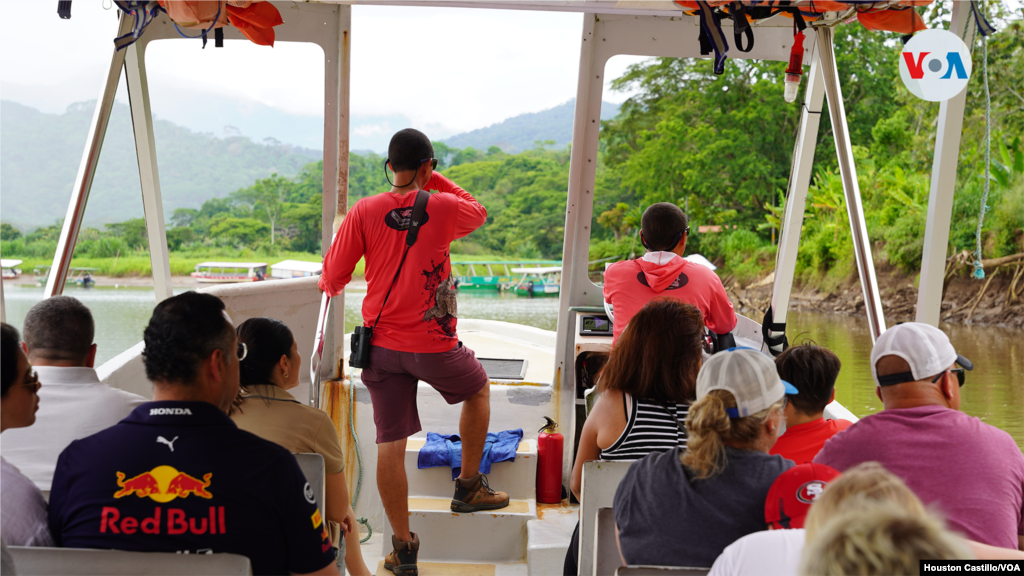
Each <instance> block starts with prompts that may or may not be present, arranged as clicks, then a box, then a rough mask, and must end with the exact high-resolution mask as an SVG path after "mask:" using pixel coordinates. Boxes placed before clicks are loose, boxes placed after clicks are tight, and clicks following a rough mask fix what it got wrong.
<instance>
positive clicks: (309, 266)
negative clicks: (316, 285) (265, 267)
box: [270, 260, 324, 279]
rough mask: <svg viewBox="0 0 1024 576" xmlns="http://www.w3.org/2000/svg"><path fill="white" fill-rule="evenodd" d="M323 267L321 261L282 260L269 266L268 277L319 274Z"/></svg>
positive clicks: (295, 276)
mask: <svg viewBox="0 0 1024 576" xmlns="http://www.w3.org/2000/svg"><path fill="white" fill-rule="evenodd" d="M323 269H324V265H323V263H322V262H305V261H303V260H282V261H281V262H278V263H277V264H273V265H271V267H270V277H271V278H274V279H288V278H305V277H307V276H319V275H320V272H321V271H322V270H323Z"/></svg>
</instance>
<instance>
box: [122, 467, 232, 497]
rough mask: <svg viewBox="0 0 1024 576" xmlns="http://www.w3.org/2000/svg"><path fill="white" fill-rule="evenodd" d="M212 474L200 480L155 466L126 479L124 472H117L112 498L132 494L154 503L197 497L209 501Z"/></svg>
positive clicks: (205, 475)
mask: <svg viewBox="0 0 1024 576" xmlns="http://www.w3.org/2000/svg"><path fill="white" fill-rule="evenodd" d="M212 477H213V474H212V473H209V474H204V475H203V479H202V480H200V479H198V478H196V477H195V476H191V475H189V474H186V473H184V472H180V471H178V470H176V469H175V468H173V467H171V466H157V467H156V468H153V469H152V470H150V471H148V472H143V473H141V474H139V475H138V476H134V477H132V478H128V479H126V475H125V473H124V472H117V486H118V488H119V490H118V491H117V492H114V498H124V497H125V496H131V495H132V494H134V495H135V496H138V497H139V498H146V497H148V498H150V499H151V500H154V501H156V502H161V503H163V502H170V501H171V500H174V499H175V498H184V497H186V496H193V495H194V496H198V497H200V498H206V499H207V500H209V499H210V498H213V494H211V493H210V491H209V490H207V488H209V486H210V478H212Z"/></svg>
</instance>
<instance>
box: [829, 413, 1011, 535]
mask: <svg viewBox="0 0 1024 576" xmlns="http://www.w3.org/2000/svg"><path fill="white" fill-rule="evenodd" d="M814 461H815V462H817V463H820V464H826V465H828V466H831V467H833V468H835V469H836V470H839V471H840V472H842V471H845V470H846V469H847V468H850V467H853V466H856V465H857V464H860V463H861V462H869V461H875V462H878V463H880V464H881V465H882V466H884V467H885V468H886V469H887V470H889V471H890V472H892V473H893V474H896V475H897V476H899V477H900V478H902V479H903V481H904V482H906V483H907V486H909V487H910V489H911V490H913V491H914V493H915V494H917V496H918V497H919V498H920V499H921V500H922V501H923V502H924V503H925V504H932V503H935V504H937V505H938V507H939V509H940V510H941V511H942V513H943V514H944V515H945V516H946V521H947V523H948V524H949V526H950V527H951V528H953V529H954V530H957V531H959V532H961V533H963V534H964V535H966V536H967V537H968V538H970V539H971V540H975V541H977V542H981V543H984V544H989V545H991V546H1000V547H1002V548H1012V549H1014V550H1016V549H1017V546H1018V539H1017V536H1018V535H1024V454H1021V451H1020V448H1018V447H1017V444H1016V443H1014V441H1013V438H1011V437H1010V435H1009V434H1007V433H1006V432H1003V431H1002V430H1000V429H999V428H996V427H994V426H990V425H988V424H985V423H984V422H982V421H981V420H978V419H977V418H974V417H971V416H968V415H967V414H964V413H963V412H960V411H959V410H951V409H949V408H946V407H943V406H919V407H916V408H901V409H898V410H884V411H882V412H879V413H878V414H872V415H871V416H868V417H866V418H864V419H863V420H861V421H860V422H857V423H855V424H853V425H852V426H850V427H849V428H847V429H846V430H844V431H842V432H840V433H838V434H836V435H835V436H833V437H832V438H831V439H830V440H829V441H828V442H826V443H825V446H824V447H823V448H822V449H821V452H818V455H817V456H816V457H815V458H814Z"/></svg>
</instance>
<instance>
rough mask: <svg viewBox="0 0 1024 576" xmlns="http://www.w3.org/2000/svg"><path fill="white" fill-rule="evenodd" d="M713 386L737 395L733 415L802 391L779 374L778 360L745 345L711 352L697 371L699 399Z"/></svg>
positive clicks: (748, 412) (746, 413) (752, 411)
mask: <svg viewBox="0 0 1024 576" xmlns="http://www.w3.org/2000/svg"><path fill="white" fill-rule="evenodd" d="M712 390H725V391H726V392H729V393H730V394H732V395H733V397H734V398H735V399H736V408H729V409H727V410H726V412H728V413H729V417H730V418H745V417H747V416H750V415H751V414H757V413H758V412H760V411H762V410H764V409H766V408H768V407H770V406H771V405H772V404H775V403H776V402H778V401H779V400H782V397H783V396H785V395H787V394H790V395H796V394H798V393H799V392H798V391H797V389H796V387H794V386H793V385H792V384H790V383H789V382H786V381H785V380H783V379H782V378H779V373H778V371H777V370H776V369H775V362H772V360H771V358H769V357H768V356H766V355H764V354H762V353H760V352H758V351H757V350H754V349H753V348H747V347H745V346H738V347H736V348H729V349H728V350H723V351H721V352H719V353H718V354H715V355H714V356H712V357H711V358H710V359H709V360H708V361H707V362H705V363H704V365H703V366H701V368H700V372H699V373H698V374H697V400H700V399H701V398H703V397H704V396H707V394H708V392H711V391H712Z"/></svg>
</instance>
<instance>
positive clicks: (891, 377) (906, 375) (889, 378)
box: [878, 365, 973, 388]
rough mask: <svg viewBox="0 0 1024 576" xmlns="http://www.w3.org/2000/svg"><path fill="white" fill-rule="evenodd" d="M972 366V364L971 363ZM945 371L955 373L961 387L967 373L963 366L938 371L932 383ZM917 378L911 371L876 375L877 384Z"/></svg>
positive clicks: (900, 382)
mask: <svg viewBox="0 0 1024 576" xmlns="http://www.w3.org/2000/svg"><path fill="white" fill-rule="evenodd" d="M972 368H973V365H972ZM946 372H952V373H953V374H956V381H957V384H959V385H960V387H961V388H963V385H964V380H966V377H967V374H966V372H965V371H964V369H963V368H950V369H949V370H943V371H942V372H939V373H938V374H937V375H936V376H935V377H934V378H932V384H935V383H937V382H938V381H939V379H941V378H942V376H943V375H945V374H946ZM915 381H917V378H914V374H913V373H911V372H900V373H899V374H888V375H886V376H879V377H878V385H879V386H893V385H895V384H903V383H904V382H915Z"/></svg>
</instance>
